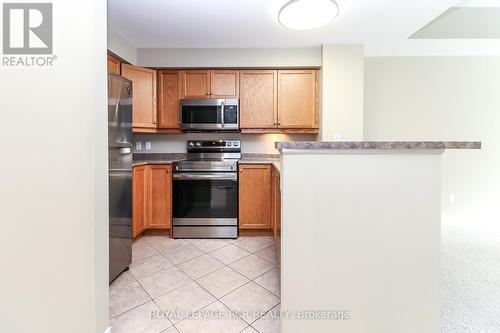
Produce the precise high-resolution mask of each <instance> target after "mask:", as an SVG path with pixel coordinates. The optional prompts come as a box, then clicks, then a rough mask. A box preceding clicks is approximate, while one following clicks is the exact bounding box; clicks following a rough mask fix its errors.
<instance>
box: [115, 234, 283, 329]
mask: <svg viewBox="0 0 500 333" xmlns="http://www.w3.org/2000/svg"><path fill="white" fill-rule="evenodd" d="M244 240H246V239H244ZM244 240H242V242H243V241H244ZM144 241H145V243H146V244H147V245H148V246H150V247H151V248H152V249H153V250H155V251H156V252H157V253H156V254H154V255H152V256H149V257H146V258H142V259H148V258H151V257H153V256H156V255H158V254H160V255H162V256H163V257H164V258H166V259H167V260H168V261H169V262H170V263H171V264H172V265H173V266H172V267H176V268H177V269H179V270H180V271H181V272H183V273H184V274H185V275H186V276H187V277H188V278H189V279H190V280H191V281H192V282H194V283H195V284H196V285H197V286H199V287H200V288H202V289H203V290H205V291H206V292H207V293H208V294H209V295H211V296H212V297H213V298H214V301H213V302H210V303H209V304H208V305H206V306H204V307H202V308H200V309H198V310H196V311H193V313H192V314H190V315H189V316H187V317H186V318H183V319H182V320H180V321H179V322H177V323H176V324H174V323H173V322H172V321H171V320H170V319H169V318H168V317H166V318H167V320H168V321H169V322H170V324H171V325H172V326H170V327H174V329H175V330H177V331H178V332H180V331H179V330H178V328H177V327H176V325H177V324H179V323H181V322H182V321H184V320H186V319H188V318H189V317H192V315H193V314H194V313H196V312H199V311H201V310H203V309H205V308H206V307H208V306H210V305H212V304H214V303H215V302H217V301H218V302H220V303H221V304H222V305H223V306H224V307H225V308H227V309H228V310H230V311H231V312H232V311H233V310H232V309H231V308H230V307H229V306H227V305H226V304H225V303H224V302H223V301H222V300H221V299H222V298H224V297H225V296H227V295H229V294H231V293H233V292H235V291H236V290H238V289H240V288H242V287H244V286H245V285H247V284H249V283H250V282H254V283H255V284H257V285H258V286H260V287H262V288H263V289H264V290H266V291H268V292H270V293H271V294H273V295H275V296H276V297H278V298H279V302H278V303H277V304H275V305H273V306H272V307H271V308H270V309H268V310H266V311H265V312H264V313H263V314H262V315H261V316H259V317H257V318H256V319H255V320H254V321H252V322H251V324H248V323H247V322H246V321H245V320H244V319H243V318H241V317H240V316H238V315H237V317H238V318H240V320H242V321H243V322H244V323H245V324H247V325H248V326H246V327H245V328H244V329H243V330H245V329H246V328H248V327H252V328H253V329H254V330H256V331H257V332H259V331H258V330H257V329H256V328H255V327H253V326H252V324H254V323H255V322H256V321H257V320H259V319H260V318H262V317H263V316H264V315H265V314H267V313H269V312H270V311H271V310H272V309H274V308H275V307H276V306H277V305H278V304H280V303H281V296H278V295H276V294H275V293H274V292H272V291H270V290H268V289H267V288H265V287H264V286H261V285H260V284H259V283H257V282H256V281H255V279H257V278H258V277H260V276H262V275H264V274H266V273H268V272H269V271H271V270H273V269H275V268H279V266H278V265H277V263H274V262H272V261H270V260H268V259H266V258H263V257H261V256H259V255H258V254H256V252H258V251H260V250H263V249H266V248H268V247H270V246H272V244H271V245H267V246H265V247H263V248H260V249H257V250H255V251H248V250H247V249H245V248H243V247H240V246H238V245H237V244H235V243H233V242H230V241H227V244H226V245H224V246H221V247H219V248H216V249H214V250H211V251H205V250H203V249H201V248H199V247H198V246H196V245H195V244H193V243H190V242H189V241H185V243H186V244H183V245H180V246H178V247H175V248H173V249H172V250H174V249H179V248H181V247H185V246H187V245H191V246H193V247H195V248H196V249H198V250H200V251H201V252H203V254H201V255H199V256H195V257H193V258H190V259H188V260H184V261H182V262H179V263H174V262H172V261H171V259H170V258H168V257H167V256H166V255H165V254H164V253H163V252H167V251H166V250H163V251H159V250H158V249H157V248H156V247H154V246H153V245H152V244H150V243H149V242H148V241H147V240H146V239H145V240H144ZM229 245H234V246H236V247H238V248H239V249H241V250H244V251H246V252H248V254H247V255H245V256H243V257H241V258H239V259H237V260H234V261H232V262H230V263H228V264H225V263H224V262H222V261H221V260H219V259H217V258H215V257H214V256H213V255H211V254H210V253H212V252H215V251H217V250H220V249H223V248H225V247H228V246H229ZM252 254H253V255H255V256H257V257H258V258H260V259H262V260H264V261H266V262H268V263H270V264H272V265H273V267H271V268H270V269H268V270H266V271H265V272H263V273H261V274H259V275H258V276H256V277H255V278H253V279H250V278H248V277H247V276H245V275H243V274H241V273H240V272H238V271H236V270H235V269H234V268H232V267H230V265H232V264H233V263H235V262H238V261H240V260H243V259H245V258H247V257H249V256H250V255H252ZM204 255H209V256H210V257H211V258H212V259H214V260H216V261H217V262H220V263H221V264H222V265H223V266H222V267H220V268H218V269H216V270H214V271H212V272H209V273H207V274H204V275H202V276H200V277H198V278H197V279H196V280H195V279H194V278H192V277H191V276H190V275H189V274H187V272H185V271H184V270H183V269H182V268H181V267H179V265H181V264H183V263H186V262H188V261H191V260H194V259H197V258H199V257H202V256H204ZM142 259H141V260H142ZM172 267H169V268H168V269H170V268H172ZM224 267H227V268H229V269H231V270H232V271H234V272H235V273H237V274H239V275H241V276H243V277H244V278H246V279H248V281H247V282H245V283H244V284H242V285H241V286H239V287H237V288H235V289H234V290H231V291H230V292H228V293H226V294H224V295H222V296H221V297H219V298H218V297H216V296H215V295H213V294H212V293H211V292H210V291H209V290H207V289H206V288H205V287H203V286H202V285H201V284H200V283H198V281H197V280H199V279H201V278H203V277H205V276H207V275H209V274H212V273H215V272H217V271H218V270H221V269H223V268H224ZM168 269H163V270H168ZM163 270H160V271H159V272H161V271H163ZM154 274H156V273H154ZM130 275H131V276H132V277H133V278H134V280H135V281H136V282H137V283H138V284H139V285H140V286H141V288H142V289H143V290H144V292H145V293H146V294H147V295H148V296H149V297H150V300H149V301H146V302H145V303H143V304H141V305H138V306H136V307H134V308H132V309H130V310H127V311H125V312H122V313H120V314H118V315H116V316H114V317H113V318H115V317H117V316H119V315H122V314H124V313H127V312H129V311H131V310H133V309H135V308H137V307H139V306H142V305H144V304H146V303H148V302H150V301H153V303H154V304H155V305H156V306H157V307H158V308H159V309H160V311H162V313H164V311H163V309H162V308H161V307H160V306H159V305H158V303H157V302H156V299H158V298H160V297H162V296H164V295H166V294H169V293H171V292H173V291H175V290H177V289H180V288H182V287H184V286H186V285H187V284H188V283H191V282H188V283H185V284H183V285H181V286H179V287H177V288H175V289H172V290H170V291H168V292H166V293H163V294H161V295H159V296H157V297H156V298H153V297H152V296H151V295H150V294H149V293H148V292H147V291H146V290H145V288H144V286H143V285H142V284H141V283H140V282H139V280H138V279H137V278H136V277H135V276H134V275H133V274H132V272H130ZM170 327H169V328H170ZM169 328H167V329H166V330H168V329H169ZM166 330H165V331H166ZM162 332H164V331H162Z"/></svg>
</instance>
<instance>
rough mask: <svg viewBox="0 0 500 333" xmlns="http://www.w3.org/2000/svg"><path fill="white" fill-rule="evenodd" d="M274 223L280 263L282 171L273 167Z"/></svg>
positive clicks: (275, 241)
mask: <svg viewBox="0 0 500 333" xmlns="http://www.w3.org/2000/svg"><path fill="white" fill-rule="evenodd" d="M272 203H273V204H272V206H273V207H272V215H273V219H272V221H273V222H272V224H273V226H272V227H273V231H274V232H273V233H274V246H275V248H276V254H277V257H278V264H279V263H280V254H281V253H280V252H281V189H280V173H279V172H278V171H277V170H276V169H275V168H273V190H272Z"/></svg>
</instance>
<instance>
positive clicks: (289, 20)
mask: <svg viewBox="0 0 500 333" xmlns="http://www.w3.org/2000/svg"><path fill="white" fill-rule="evenodd" d="M338 14H339V6H338V4H337V2H336V1H335V0H291V1H289V2H287V3H286V4H285V5H284V6H283V7H281V10H280V12H279V14H278V20H279V22H280V23H281V24H282V25H283V26H284V27H286V28H289V29H293V30H310V29H315V28H319V27H321V26H323V25H325V24H327V23H329V22H330V21H332V20H333V19H334V18H335V17H337V15H338Z"/></svg>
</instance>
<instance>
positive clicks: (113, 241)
mask: <svg viewBox="0 0 500 333" xmlns="http://www.w3.org/2000/svg"><path fill="white" fill-rule="evenodd" d="M108 146H109V148H108V152H109V281H110V282H111V281H113V280H114V279H115V278H116V277H117V276H118V275H120V274H121V273H122V272H123V271H124V270H126V269H127V268H128V266H129V265H130V263H131V261H132V82H131V81H129V80H127V79H125V78H123V77H121V76H119V75H115V74H109V75H108Z"/></svg>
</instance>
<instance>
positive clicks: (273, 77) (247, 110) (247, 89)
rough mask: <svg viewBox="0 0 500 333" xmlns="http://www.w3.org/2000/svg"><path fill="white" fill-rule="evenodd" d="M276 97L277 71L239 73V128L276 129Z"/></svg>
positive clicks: (246, 71) (245, 71)
mask: <svg viewBox="0 0 500 333" xmlns="http://www.w3.org/2000/svg"><path fill="white" fill-rule="evenodd" d="M277 95H278V71H275V70H244V71H240V127H241V128H274V127H277V122H278V97H277Z"/></svg>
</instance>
